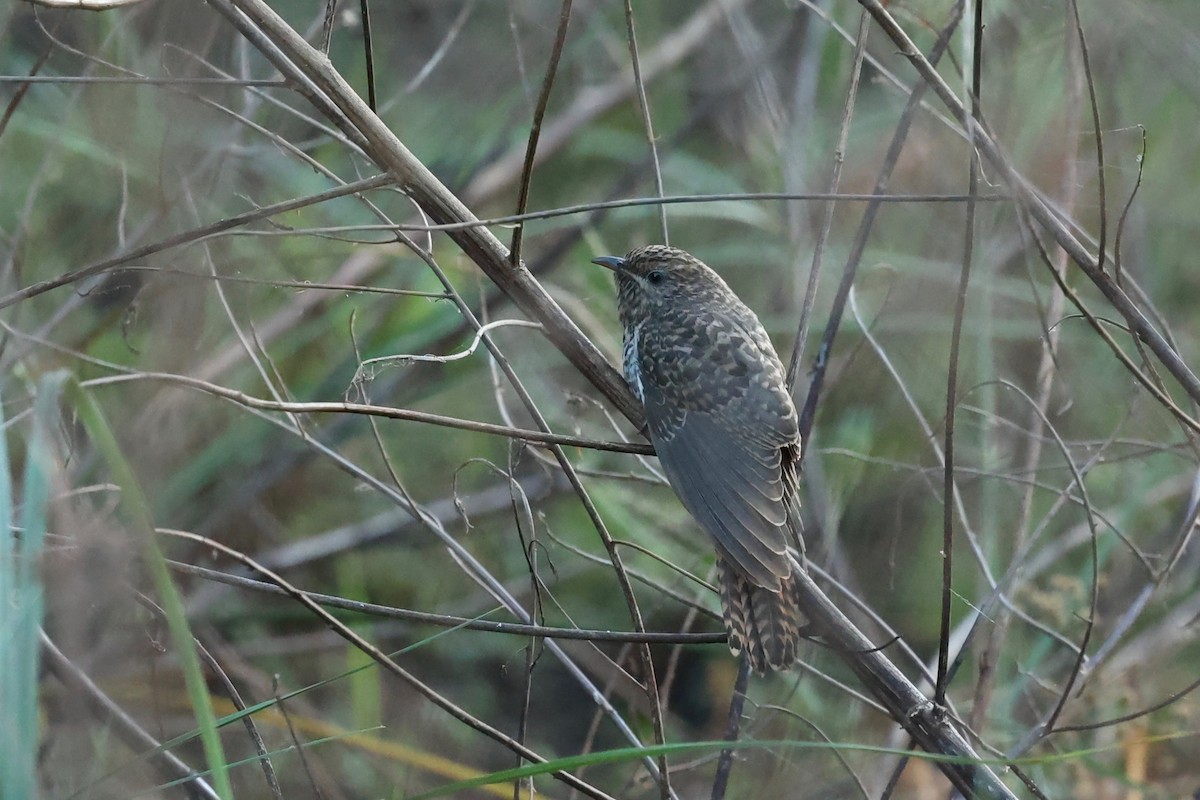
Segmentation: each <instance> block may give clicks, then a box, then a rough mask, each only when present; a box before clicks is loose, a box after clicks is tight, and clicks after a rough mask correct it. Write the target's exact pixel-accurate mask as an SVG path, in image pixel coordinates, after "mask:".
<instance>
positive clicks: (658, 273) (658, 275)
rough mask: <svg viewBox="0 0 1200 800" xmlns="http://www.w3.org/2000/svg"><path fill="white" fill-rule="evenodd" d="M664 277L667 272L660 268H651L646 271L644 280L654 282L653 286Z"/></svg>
mask: <svg viewBox="0 0 1200 800" xmlns="http://www.w3.org/2000/svg"><path fill="white" fill-rule="evenodd" d="M666 277H667V274H666V273H665V272H663V271H662V270H661V269H652V270H650V271H649V272H647V273H646V280H648V281H650V283H652V284H654V285H655V286H658V285H659V284H660V283H662V282H663V280H664V279H665V278H666Z"/></svg>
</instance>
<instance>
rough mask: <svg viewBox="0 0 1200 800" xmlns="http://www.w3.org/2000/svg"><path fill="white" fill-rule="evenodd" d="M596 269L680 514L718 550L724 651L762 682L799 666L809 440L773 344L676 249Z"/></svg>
mask: <svg viewBox="0 0 1200 800" xmlns="http://www.w3.org/2000/svg"><path fill="white" fill-rule="evenodd" d="M593 263H595V264H599V265H600V266H602V267H607V268H608V269H611V270H612V271H613V272H614V273H616V279H617V304H618V310H619V312H620V317H621V326H622V327H623V328H624V332H625V335H624V359H623V360H624V367H625V378H626V380H627V381H628V382H629V385H630V387H631V388H632V389H633V393H634V394H635V395H637V397H638V399H639V400H641V401H642V405H643V406H644V407H645V410H646V421H647V427H648V429H649V434H650V441H651V442H652V443H653V444H654V449H655V451H656V452H657V453H658V459H659V461H660V462H661V464H662V467H663V472H665V473H666V476H667V480H668V481H669V482H670V484H671V487H672V488H673V489H674V490H675V493H676V494H677V495H678V496H679V499H680V501H681V502H682V503H683V505H684V507H685V508H686V509H687V510H688V512H690V513H691V515H692V516H693V517H694V518H695V520H696V522H698V523H699V524H700V527H701V528H703V529H704V530H705V532H707V533H708V535H709V536H710V537H711V538H712V540H713V543H714V544H715V545H716V549H717V578H718V582H719V584H720V591H721V606H722V610H723V616H724V620H725V631H726V633H727V635H728V637H729V648H730V649H731V650H732V651H733V652H734V653H735V654H737V653H740V652H745V653H746V656H747V658H748V659H749V661H750V665H751V667H753V668H754V669H755V670H756V671H757V672H766V671H768V670H779V669H787V668H788V667H790V666H792V664H794V663H795V661H796V658H797V649H798V647H799V643H800V635H801V630H802V622H803V620H802V616H801V613H800V609H799V605H798V602H797V597H796V591H795V575H794V573H793V570H794V569H796V568H797V567H795V566H794V564H793V561H792V559H791V558H789V556H788V552H787V551H788V546H789V545H792V546H794V547H795V548H796V549H797V551H798V553H801V554H802V553H803V545H802V541H801V539H800V530H799V525H800V523H799V515H798V511H799V501H798V487H797V481H798V478H799V464H800V447H801V445H800V429H799V424H798V419H797V415H796V408H795V406H794V405H793V403H792V397H791V393H790V392H789V391H788V387H787V381H786V379H785V377H784V369H783V364H782V363H780V360H779V356H778V355H777V354H776V353H775V349H774V348H773V347H772V346H771V340H770V339H769V338H768V337H767V332H766V331H765V330H763V327H762V324H761V323H760V322H759V321H758V317H756V316H755V315H754V312H753V311H751V310H750V309H749V308H747V307H746V305H745V303H743V302H742V301H741V300H740V299H738V297H737V295H735V294H734V293H733V291H732V290H731V289H730V288H729V286H728V285H727V284H726V283H725V281H724V280H722V279H721V276H720V275H718V274H717V273H715V272H713V270H711V269H710V268H709V267H707V266H706V265H705V264H703V263H702V262H701V261H700V260H699V259H697V258H695V257H693V256H691V255H689V254H688V253H685V252H684V251H682V250H679V249H677V248H674V247H667V246H665V245H650V246H647V247H639V248H637V249H635V250H632V251H630V252H629V253H628V254H627V255H626V256H625V257H624V258H621V257H618V256H601V257H600V258H596V259H594V260H593Z"/></svg>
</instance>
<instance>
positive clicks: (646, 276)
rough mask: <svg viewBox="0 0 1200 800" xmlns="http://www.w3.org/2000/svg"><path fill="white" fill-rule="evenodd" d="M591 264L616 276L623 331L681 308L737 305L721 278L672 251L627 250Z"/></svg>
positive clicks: (654, 247)
mask: <svg viewBox="0 0 1200 800" xmlns="http://www.w3.org/2000/svg"><path fill="white" fill-rule="evenodd" d="M594 263H596V264H599V265H600V266H603V267H607V268H609V269H611V270H612V271H613V272H614V273H615V274H616V279H617V308H618V310H619V312H620V315H621V324H622V325H623V326H624V327H625V328H626V329H629V328H631V327H633V326H635V325H636V324H637V323H638V322H639V321H641V320H643V319H645V318H646V317H649V316H657V315H658V313H660V312H662V311H664V310H666V309H668V308H678V307H679V306H680V305H687V304H690V303H699V304H714V305H722V304H728V303H730V302H737V300H736V296H735V295H734V294H733V290H731V289H730V288H729V285H728V284H726V283H725V281H724V279H722V278H721V276H720V275H718V274H717V273H716V272H714V271H713V270H712V269H710V268H709V267H708V266H707V265H705V264H704V262H702V261H700V260H699V259H698V258H696V257H695V256H693V255H691V254H689V253H687V252H685V251H683V250H680V249H678V248H675V247H668V246H667V245H662V244H652V245H647V246H646V247H638V248H635V249H633V250H630V251H629V252H628V253H627V254H626V255H625V257H624V258H618V257H617V256H601V257H600V258H597V259H594Z"/></svg>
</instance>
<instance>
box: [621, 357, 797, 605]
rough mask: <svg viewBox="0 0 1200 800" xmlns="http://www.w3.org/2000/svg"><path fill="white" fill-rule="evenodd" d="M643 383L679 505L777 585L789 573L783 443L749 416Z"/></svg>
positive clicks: (739, 560)
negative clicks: (676, 398) (682, 401)
mask: <svg viewBox="0 0 1200 800" xmlns="http://www.w3.org/2000/svg"><path fill="white" fill-rule="evenodd" d="M642 388H643V392H644V405H645V409H646V419H647V422H648V423H649V428H650V434H651V439H652V441H653V442H654V447H655V450H656V451H657V452H658V458H659V461H660V462H661V463H662V466H663V470H664V471H665V472H666V474H667V479H668V480H669V481H670V483H671V486H672V487H674V489H675V492H676V494H678V495H679V499H680V500H681V501H682V502H683V505H684V506H685V507H686V508H687V510H688V511H689V512H690V513H691V515H692V516H693V517H695V519H696V521H697V522H698V523H700V526H701V527H702V528H704V530H705V531H707V532H708V534H709V535H710V536H712V537H713V539H715V540H716V543H717V545H718V546H719V547H720V548H721V550H722V551H723V552H724V553H725V554H726V555H727V556H728V558H729V560H730V561H731V562H733V564H735V565H736V566H737V567H738V568H740V569H741V571H742V572H743V573H744V574H745V575H746V577H747V578H748V579H749V580H750V581H751V582H752V583H754V584H756V585H758V586H761V587H763V588H767V589H770V590H772V591H778V590H779V588H780V580H781V579H782V578H786V577H787V576H788V575H790V574H791V565H790V563H789V561H788V558H787V553H786V550H787V544H788V540H789V534H788V514H789V511H790V510H791V503H792V498H791V497H790V493H791V492H792V491H793V490H794V486H791V485H789V482H788V479H787V475H786V472H787V469H790V468H791V464H790V463H789V464H788V465H786V469H785V464H784V458H785V453H784V451H785V449H787V447H788V446H787V445H785V446H782V447H781V446H780V445H778V444H771V443H767V442H763V441H762V438H763V437H762V433H761V431H762V427H761V426H759V425H756V424H755V422H754V421H753V420H750V419H745V418H742V419H741V420H737V422H740V423H743V424H735V423H734V421H733V420H731V419H730V418H729V415H728V414H726V413H722V414H721V415H720V416H717V415H715V414H714V412H710V411H701V410H697V409H694V408H693V409H681V408H680V407H679V405H678V404H674V403H672V402H670V399H669V398H668V397H667V396H666V395H665V394H664V392H663V390H662V388H661V387H660V386H659V385H658V383H657V382H655V381H653V380H646V379H645V376H644V377H643V384H642ZM728 410H729V409H726V411H728ZM746 410H747V411H749V409H746ZM756 428H757V429H758V432H757V433H755V432H754V429H756ZM787 458H789V459H790V458H793V455H792V453H791V452H790V451H789V452H788V453H787Z"/></svg>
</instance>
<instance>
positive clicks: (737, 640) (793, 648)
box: [717, 555, 804, 673]
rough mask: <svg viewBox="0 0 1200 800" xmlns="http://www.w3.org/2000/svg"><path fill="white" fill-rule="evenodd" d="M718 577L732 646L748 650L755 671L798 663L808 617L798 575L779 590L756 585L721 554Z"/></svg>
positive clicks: (735, 650) (730, 645)
mask: <svg viewBox="0 0 1200 800" xmlns="http://www.w3.org/2000/svg"><path fill="white" fill-rule="evenodd" d="M717 581H718V583H719V585H720V590H721V610H722V616H723V617H724V619H725V633H726V635H727V636H728V637H729V649H730V650H732V651H733V653H734V655H737V654H738V653H741V652H743V651H745V653H746V657H747V658H748V659H749V660H750V666H751V667H752V668H753V669H754V671H755V672H759V673H762V672H768V671H770V670H783V669H788V668H790V667H791V666H792V665H793V664H795V663H796V659H797V658H798V657H799V652H800V640H801V633H802V631H803V628H804V617H803V615H802V614H801V613H800V604H799V601H798V598H797V595H796V578H795V576H794V575H793V576H791V577H788V578H785V579H784V580H783V581H782V588H781V589H780V591H778V592H773V591H771V590H770V589H764V588H763V587H761V586H755V585H754V584H753V583H751V582H750V581H748V580H747V579H746V577H745V576H744V575H742V573H741V572H740V571H738V569H737V568H736V567H734V566H733V565H732V564H730V563H729V562H728V561H726V560H725V559H724V558H722V557H721V556H720V555H718V556H717Z"/></svg>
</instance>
